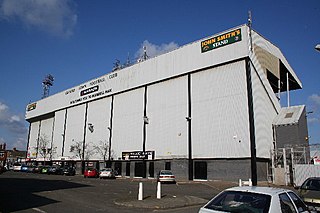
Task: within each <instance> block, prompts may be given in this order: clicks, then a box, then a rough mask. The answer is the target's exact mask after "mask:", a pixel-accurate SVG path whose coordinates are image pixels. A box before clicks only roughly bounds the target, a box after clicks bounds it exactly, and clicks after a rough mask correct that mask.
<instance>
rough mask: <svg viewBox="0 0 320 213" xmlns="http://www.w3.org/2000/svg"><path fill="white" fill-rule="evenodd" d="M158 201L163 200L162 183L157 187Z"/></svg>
mask: <svg viewBox="0 0 320 213" xmlns="http://www.w3.org/2000/svg"><path fill="white" fill-rule="evenodd" d="M157 199H161V182H160V181H159V182H158V185H157Z"/></svg>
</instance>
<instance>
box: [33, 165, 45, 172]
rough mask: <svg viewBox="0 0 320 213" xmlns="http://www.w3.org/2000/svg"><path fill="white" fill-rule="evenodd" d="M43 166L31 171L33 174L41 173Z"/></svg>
mask: <svg viewBox="0 0 320 213" xmlns="http://www.w3.org/2000/svg"><path fill="white" fill-rule="evenodd" d="M42 167H43V166H36V167H35V168H34V170H33V172H34V173H41V171H42Z"/></svg>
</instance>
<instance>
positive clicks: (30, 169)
mask: <svg viewBox="0 0 320 213" xmlns="http://www.w3.org/2000/svg"><path fill="white" fill-rule="evenodd" d="M35 169H36V166H29V167H28V170H27V172H30V173H34V170H35Z"/></svg>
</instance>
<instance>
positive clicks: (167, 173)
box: [160, 171, 172, 175]
mask: <svg viewBox="0 0 320 213" xmlns="http://www.w3.org/2000/svg"><path fill="white" fill-rule="evenodd" d="M160 175H172V172H169V171H162V172H160Z"/></svg>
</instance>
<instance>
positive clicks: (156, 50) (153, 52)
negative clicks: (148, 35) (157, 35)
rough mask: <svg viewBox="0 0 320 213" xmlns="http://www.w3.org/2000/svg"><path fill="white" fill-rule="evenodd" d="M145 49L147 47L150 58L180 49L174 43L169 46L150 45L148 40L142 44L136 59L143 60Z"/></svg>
mask: <svg viewBox="0 0 320 213" xmlns="http://www.w3.org/2000/svg"><path fill="white" fill-rule="evenodd" d="M143 47H146V51H147V55H148V57H154V56H157V55H160V54H163V53H166V52H169V51H171V50H174V49H176V48H178V47H179V45H178V44H176V43H174V42H170V43H168V44H161V45H156V44H152V43H150V42H149V41H148V40H145V41H144V42H143V43H142V44H141V47H140V49H139V50H138V51H137V52H136V54H135V57H136V58H141V57H142V56H143V55H144V50H143Z"/></svg>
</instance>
